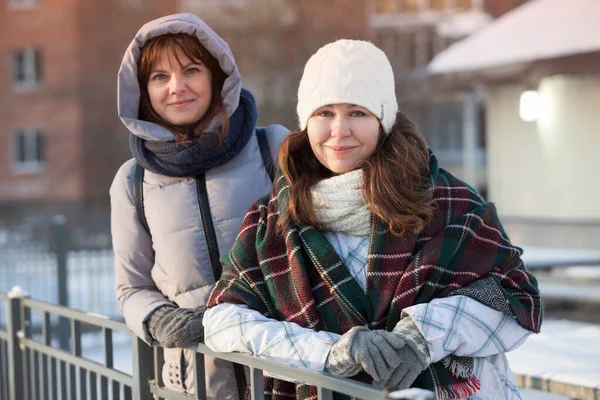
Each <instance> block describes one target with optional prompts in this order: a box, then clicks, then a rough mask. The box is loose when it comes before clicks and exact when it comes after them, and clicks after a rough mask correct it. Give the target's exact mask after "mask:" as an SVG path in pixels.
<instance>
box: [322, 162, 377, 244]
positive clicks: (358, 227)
mask: <svg viewBox="0 0 600 400" xmlns="http://www.w3.org/2000/svg"><path fill="white" fill-rule="evenodd" d="M362 186H363V173H362V170H361V169H357V170H355V171H351V172H347V173H345V174H342V175H337V176H334V177H331V178H328V179H324V180H322V181H320V182H318V183H316V184H315V185H313V186H312V187H311V188H310V191H311V194H312V201H313V207H314V210H315V215H316V217H317V221H318V222H319V223H320V224H321V226H322V228H323V229H325V230H330V231H336V232H345V233H349V234H351V235H360V236H364V235H369V233H370V230H371V214H370V212H369V209H368V207H367V205H366V204H365V202H364V200H363V196H362Z"/></svg>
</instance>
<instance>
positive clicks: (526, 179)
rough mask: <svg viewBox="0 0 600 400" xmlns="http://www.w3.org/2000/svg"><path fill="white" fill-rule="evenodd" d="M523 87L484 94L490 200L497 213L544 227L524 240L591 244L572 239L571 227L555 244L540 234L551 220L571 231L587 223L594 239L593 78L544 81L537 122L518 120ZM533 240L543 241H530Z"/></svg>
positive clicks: (596, 92) (599, 79) (599, 165)
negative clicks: (535, 220) (534, 221)
mask: <svg viewBox="0 0 600 400" xmlns="http://www.w3.org/2000/svg"><path fill="white" fill-rule="evenodd" d="M525 89H527V87H526V86H524V85H513V86H504V87H498V88H491V89H490V90H489V93H488V118H487V128H488V129H487V140H488V185H489V197H490V200H491V201H494V202H495V203H496V205H497V207H498V210H499V212H500V213H502V214H509V215H515V216H519V217H537V218H538V219H540V220H545V221H546V224H545V225H546V228H543V226H542V225H544V224H541V225H540V226H542V227H541V228H539V230H535V229H533V230H531V229H529V228H528V229H529V231H528V233H527V234H526V235H525V236H526V237H524V239H525V240H527V241H530V242H533V243H537V244H543V243H541V242H543V241H544V240H545V241H546V244H547V243H550V242H549V241H554V242H556V243H554V244H555V245H560V242H561V241H562V242H563V243H565V244H566V243H567V242H571V243H572V244H574V245H580V244H582V243H588V244H589V245H592V241H593V240H597V239H593V238H594V237H596V238H597V235H594V236H589V235H587V238H586V237H583V235H579V237H576V236H578V234H577V233H576V231H577V229H575V230H574V231H572V233H571V234H569V235H568V236H566V235H565V236H561V235H555V238H550V237H546V236H547V235H546V233H547V232H549V230H548V224H549V223H550V222H551V221H554V224H555V225H556V224H558V225H561V224H563V225H564V224H567V225H575V226H577V225H578V223H577V221H581V223H582V224H584V225H587V226H588V228H586V229H587V230H589V229H592V228H590V227H589V226H590V224H591V225H594V226H596V228H594V229H595V232H597V233H600V202H599V201H598V198H600V185H597V184H594V182H597V181H598V176H597V171H598V170H599V169H600V157H598V149H599V148H600V117H599V116H598V112H597V111H598V110H597V107H598V104H600V75H595V76H585V77H574V76H553V77H548V78H545V79H543V80H542V81H541V82H540V85H539V92H540V94H541V96H542V99H543V101H544V104H545V105H544V109H543V112H542V115H541V117H540V118H539V119H538V121H537V122H523V121H522V120H521V119H520V117H519V99H520V95H521V92H522V91H523V90H525ZM517 219H518V218H517ZM549 221H550V222H549ZM561 221H563V222H561ZM569 221H570V222H569ZM573 221H575V222H573ZM594 221H596V222H594ZM567 222H568V223H567ZM515 224H516V223H515ZM521 225H523V224H521ZM538 225H539V224H538ZM580 225H581V224H580ZM529 226H531V224H529ZM536 232H537V233H536ZM563 232H566V231H563ZM537 234H539V235H541V236H544V237H546V239H544V240H542V239H540V238H535V235H537ZM573 235H574V236H573ZM569 236H570V237H569ZM540 241H541V242H540ZM584 247H585V246H584Z"/></svg>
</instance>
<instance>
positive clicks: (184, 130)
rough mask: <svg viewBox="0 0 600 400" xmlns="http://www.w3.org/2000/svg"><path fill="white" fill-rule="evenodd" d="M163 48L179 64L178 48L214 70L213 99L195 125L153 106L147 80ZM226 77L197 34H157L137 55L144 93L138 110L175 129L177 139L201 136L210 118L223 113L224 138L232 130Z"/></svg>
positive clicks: (182, 141)
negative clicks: (224, 95)
mask: <svg viewBox="0 0 600 400" xmlns="http://www.w3.org/2000/svg"><path fill="white" fill-rule="evenodd" d="M164 50H169V51H170V52H171V55H172V56H173V57H174V58H175V60H176V61H177V63H179V65H180V66H181V65H182V62H181V60H180V59H179V57H178V56H177V50H181V51H182V52H183V54H185V55H186V57H188V58H189V59H190V60H192V61H194V62H201V63H202V64H204V65H206V67H207V68H208V69H209V70H210V72H211V76H212V79H211V91H212V100H211V102H210V105H209V107H208V110H207V111H206V114H204V116H203V117H202V118H200V120H199V121H197V122H196V123H194V124H192V125H189V126H179V125H173V124H171V123H170V122H168V121H166V120H165V119H164V118H162V117H161V116H160V115H158V113H157V112H156V111H155V110H154V108H152V104H151V102H150V95H149V94H148V80H149V79H150V73H151V72H152V67H153V66H154V64H155V63H156V61H157V60H159V59H160V56H161V53H162V52H163V51H164ZM226 78H227V75H226V74H225V73H224V72H223V70H222V69H221V67H220V66H219V62H218V61H217V59H216V58H215V57H214V56H213V55H212V54H210V53H209V52H208V50H206V48H205V47H204V46H202V44H201V43H200V41H199V40H198V39H197V38H196V37H194V36H190V35H188V34H185V33H176V34H165V35H161V36H157V37H154V38H152V39H150V40H149V41H148V42H146V44H145V45H144V47H142V49H141V51H140V57H139V59H138V82H139V84H140V93H141V96H140V97H141V98H140V106H139V113H138V114H139V118H140V119H142V120H144V121H149V122H153V123H155V124H158V125H161V126H164V127H165V128H167V129H168V130H170V131H171V132H172V133H173V135H174V136H175V139H176V140H177V141H178V142H180V143H184V142H188V141H190V140H193V139H197V138H198V137H200V135H201V134H202V132H203V131H204V130H205V129H206V127H207V126H208V125H209V124H210V122H211V121H212V120H213V119H214V118H215V117H217V116H220V118H221V121H220V124H219V125H220V126H221V128H220V129H219V132H218V134H219V136H220V139H222V136H223V135H224V134H225V133H227V131H228V130H229V118H228V117H227V112H226V111H225V105H224V104H223V98H222V96H221V90H222V89H223V82H225V79H226Z"/></svg>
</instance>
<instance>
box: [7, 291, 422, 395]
mask: <svg viewBox="0 0 600 400" xmlns="http://www.w3.org/2000/svg"><path fill="white" fill-rule="evenodd" d="M0 305H4V306H5V307H4V308H5V310H2V308H0V314H3V315H5V316H6V318H5V320H3V319H2V318H1V317H2V315H0V398H1V399H7V400H38V399H49V398H51V399H53V400H62V399H74V400H87V399H90V400H97V399H102V400H121V399H124V400H131V399H136V400H146V399H153V398H154V399H157V398H158V399H168V400H189V399H204V398H206V384H205V371H204V356H205V355H206V356H212V357H216V358H220V359H223V360H226V361H231V362H234V363H238V364H242V365H245V366H246V367H248V368H249V370H250V382H251V389H250V390H251V398H252V400H258V399H264V385H263V376H264V371H277V373H278V374H280V375H284V376H289V377H293V378H294V379H295V380H296V381H301V382H304V383H306V384H307V385H311V386H316V387H317V390H318V398H319V399H323V400H331V399H333V394H334V393H341V394H346V395H350V396H354V397H357V398H363V399H373V400H386V399H391V398H393V399H413V400H416V399H419V400H426V399H427V398H433V397H432V396H433V394H432V393H429V394H428V395H427V394H425V395H424V394H423V392H420V393H418V394H416V395H413V394H411V393H410V392H408V393H407V392H406V391H405V392H404V394H403V393H402V391H400V392H395V393H388V392H386V391H380V390H377V389H375V388H374V387H373V386H371V385H367V384H364V383H361V382H357V381H353V380H349V379H341V378H336V377H333V376H330V375H327V374H321V373H317V372H310V371H304V370H300V369H296V368H293V367H289V366H286V365H282V364H279V363H275V362H272V361H267V360H263V359H259V358H256V357H252V356H248V355H243V354H230V353H215V352H213V351H211V350H210V349H208V347H206V346H205V345H199V346H198V349H197V353H196V355H195V358H194V373H195V388H194V389H195V394H193V395H190V394H183V393H178V392H174V391H171V390H168V389H166V388H165V387H164V385H163V382H162V378H161V366H162V363H163V360H164V357H163V352H162V349H160V348H154V349H153V348H151V347H150V346H148V345H146V344H145V343H144V342H143V341H142V340H141V339H139V338H138V337H136V336H135V335H134V334H133V333H131V332H130V331H129V330H128V328H127V327H126V325H125V324H124V323H122V322H119V321H115V320H112V319H110V318H108V317H104V316H101V315H96V314H91V313H87V312H83V311H78V310H74V309H70V308H67V307H63V306H59V305H54V304H49V303H45V302H42V301H39V300H33V299H30V298H27V297H26V295H25V294H24V293H23V292H22V291H19V290H13V291H11V293H8V294H6V293H2V292H0ZM2 311H4V312H2ZM34 313H41V315H40V317H41V318H39V323H40V325H39V328H40V329H39V332H37V331H36V318H32V314H34ZM60 319H63V320H66V321H67V324H68V326H69V327H70V332H69V342H68V348H64V343H61V341H60V340H58V338H56V337H55V335H54V333H56V332H57V326H58V325H60V324H58V323H57V321H59V320H60ZM3 322H4V323H3ZM36 332H37V333H36ZM116 334H120V335H122V336H123V337H126V338H127V339H128V340H130V341H131V344H130V346H131V347H130V348H131V354H127V356H126V358H127V359H129V360H130V365H129V366H127V365H125V366H124V365H117V364H119V363H118V362H117V361H116V359H115V356H116V352H118V351H121V350H122V348H123V346H119V345H118V343H116V342H115V335H116ZM90 335H91V339H92V341H94V340H96V341H97V340H98V339H99V340H100V342H101V343H100V344H101V349H102V350H101V352H100V353H101V354H100V356H98V354H91V355H90V354H88V355H86V354H84V353H85V349H84V342H90V340H89V339H90V338H89V337H86V336H90ZM125 347H127V346H125ZM123 369H124V370H129V371H123Z"/></svg>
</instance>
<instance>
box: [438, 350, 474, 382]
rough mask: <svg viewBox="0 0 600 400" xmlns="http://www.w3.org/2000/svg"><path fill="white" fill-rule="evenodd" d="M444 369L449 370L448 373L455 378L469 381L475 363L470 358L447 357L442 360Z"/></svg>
mask: <svg viewBox="0 0 600 400" xmlns="http://www.w3.org/2000/svg"><path fill="white" fill-rule="evenodd" d="M442 364H444V367H446V368H448V370H450V373H451V374H452V375H454V376H456V377H457V378H464V379H469V378H470V377H471V376H473V373H474V372H475V371H474V368H475V361H474V360H473V358H472V357H457V356H453V355H449V356H447V357H444V358H443V359H442Z"/></svg>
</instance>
